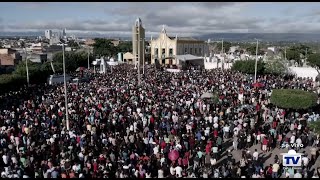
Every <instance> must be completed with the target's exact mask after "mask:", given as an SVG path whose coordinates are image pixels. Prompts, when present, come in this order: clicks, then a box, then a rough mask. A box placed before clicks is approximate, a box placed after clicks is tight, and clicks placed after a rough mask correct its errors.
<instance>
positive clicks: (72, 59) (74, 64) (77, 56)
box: [45, 51, 94, 72]
mask: <svg viewBox="0 0 320 180" xmlns="http://www.w3.org/2000/svg"><path fill="white" fill-rule="evenodd" d="M52 60H53V63H54V68H55V70H56V71H58V72H59V70H60V69H61V68H62V67H63V59H62V52H58V53H56V54H54V56H53V58H52ZM93 60H94V57H93V55H90V56H89V61H90V63H92V61H93ZM65 63H66V71H67V72H73V71H75V70H76V69H77V68H78V67H87V66H88V53H87V52H86V51H80V52H65ZM56 66H57V69H56ZM45 67H46V69H51V65H50V63H48V64H46V65H45Z"/></svg>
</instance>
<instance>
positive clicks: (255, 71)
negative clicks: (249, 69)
mask: <svg viewBox="0 0 320 180" xmlns="http://www.w3.org/2000/svg"><path fill="white" fill-rule="evenodd" d="M258 45H259V40H258V39H257V47H256V63H255V66H254V82H255V83H256V82H257V68H258Z"/></svg>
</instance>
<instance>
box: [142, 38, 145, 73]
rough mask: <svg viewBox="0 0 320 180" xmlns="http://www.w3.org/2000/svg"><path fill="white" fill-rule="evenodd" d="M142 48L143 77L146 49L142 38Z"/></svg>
mask: <svg viewBox="0 0 320 180" xmlns="http://www.w3.org/2000/svg"><path fill="white" fill-rule="evenodd" d="M142 46H143V53H142V63H143V66H142V74H143V75H144V68H145V67H144V66H145V64H146V63H145V59H144V58H145V52H146V48H145V39H144V38H143V39H142Z"/></svg>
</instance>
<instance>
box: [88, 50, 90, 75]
mask: <svg viewBox="0 0 320 180" xmlns="http://www.w3.org/2000/svg"><path fill="white" fill-rule="evenodd" d="M88 70H90V48H88Z"/></svg>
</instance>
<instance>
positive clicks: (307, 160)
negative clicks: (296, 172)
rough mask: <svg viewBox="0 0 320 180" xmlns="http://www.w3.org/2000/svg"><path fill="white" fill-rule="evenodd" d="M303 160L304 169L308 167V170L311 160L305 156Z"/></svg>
mask: <svg viewBox="0 0 320 180" xmlns="http://www.w3.org/2000/svg"><path fill="white" fill-rule="evenodd" d="M301 160H302V164H303V166H304V167H307V169H308V164H309V158H308V157H307V156H303V157H302V158H301Z"/></svg>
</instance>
